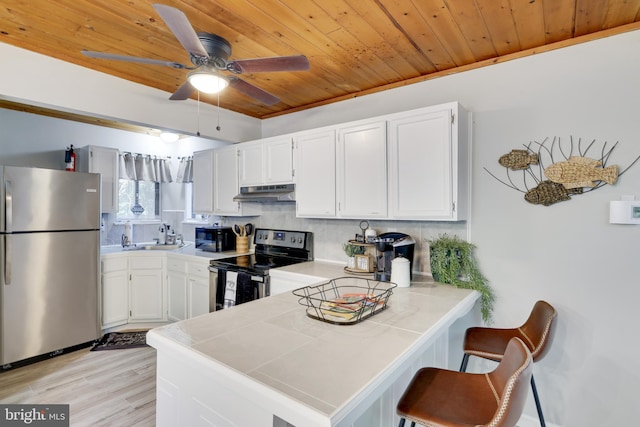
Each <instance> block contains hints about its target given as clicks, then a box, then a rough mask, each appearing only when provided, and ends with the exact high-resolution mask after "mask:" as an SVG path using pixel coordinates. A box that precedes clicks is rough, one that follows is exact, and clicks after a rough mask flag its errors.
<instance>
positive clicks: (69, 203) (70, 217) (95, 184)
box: [0, 166, 100, 233]
mask: <svg viewBox="0 0 640 427" xmlns="http://www.w3.org/2000/svg"><path fill="white" fill-rule="evenodd" d="M0 172H2V177H3V180H2V185H1V187H0V194H1V196H2V197H0V232H7V233H16V232H18V233H19V232H31V231H52V230H96V229H98V228H100V175H98V174H92V173H81V172H67V171H60V170H53V169H36V168H22V167H14V166H1V167H0Z"/></svg>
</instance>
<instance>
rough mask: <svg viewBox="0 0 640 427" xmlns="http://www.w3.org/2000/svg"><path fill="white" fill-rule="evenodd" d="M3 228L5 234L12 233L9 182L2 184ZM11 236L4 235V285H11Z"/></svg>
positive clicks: (11, 194)
mask: <svg viewBox="0 0 640 427" xmlns="http://www.w3.org/2000/svg"><path fill="white" fill-rule="evenodd" d="M4 190H5V191H4V207H5V212H4V218H5V224H4V228H5V231H6V232H7V233H11V232H12V231H13V191H12V189H11V181H9V180H7V181H5V183H4ZM11 240H12V239H11V235H10V234H7V235H5V239H4V242H5V246H4V284H5V285H10V284H11Z"/></svg>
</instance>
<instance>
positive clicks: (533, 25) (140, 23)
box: [0, 0, 640, 118]
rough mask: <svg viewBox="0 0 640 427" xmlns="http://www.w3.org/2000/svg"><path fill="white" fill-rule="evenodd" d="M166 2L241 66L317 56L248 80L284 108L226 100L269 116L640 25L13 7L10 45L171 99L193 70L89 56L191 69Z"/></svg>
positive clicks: (317, 2) (210, 5) (295, 5)
mask: <svg viewBox="0 0 640 427" xmlns="http://www.w3.org/2000/svg"><path fill="white" fill-rule="evenodd" d="M158 1H161V2H163V3H164V4H167V5H169V6H173V7H176V8H178V9H180V10H182V11H183V12H184V13H185V15H186V16H187V17H188V19H189V21H190V22H191V25H192V26H193V28H194V29H195V30H196V31H205V32H210V33H215V34H217V35H219V36H222V37H224V38H225V39H227V40H229V41H230V42H231V44H232V47H233V52H232V55H231V58H230V59H249V58H261V57H269V56H281V55H295V54H304V55H306V56H307V57H308V59H309V61H310V63H311V69H310V70H309V71H306V72H277V73H259V74H258V73H257V74H248V75H245V74H243V75H242V76H241V78H242V79H244V80H246V81H248V82H251V83H252V84H254V85H256V86H258V87H260V88H262V89H264V90H266V91H268V92H270V93H272V94H274V95H276V96H278V97H279V98H280V99H281V102H279V103H277V104H275V105H273V106H265V105H261V104H260V103H259V102H257V101H255V100H253V99H252V98H249V97H247V96H246V95H243V94H241V93H239V92H237V91H235V90H233V89H230V88H228V89H226V90H225V91H224V92H222V94H221V95H220V104H221V106H222V107H223V108H226V109H229V110H232V111H236V112H240V113H243V114H247V115H249V116H253V117H258V118H268V117H273V116H276V115H280V114H286V113H289V112H293V111H299V110H302V109H306V108H310V107H314V106H318V105H323V104H327V103H331V102H335V101H339V100H343V99H347V98H350V97H355V96H361V95H363V94H367V93H372V92H375V91H379V90H384V89H388V88H392V87H397V86H399V85H404V84H410V83H415V82H418V81H422V80H425V79H429V78H434V77H438V76H441V75H446V74H449V73H452V72H458V71H461V70H466V69H470V68H474V67H478V66H485V65H490V64H493V63H495V62H499V61H504V60H508V59H513V58H517V57H521V56H526V55H530V54H534V53H538V52H542V51H544V50H548V49H555V48H557V47H563V46H566V45H570V44H574V43H579V42H583V41H587V40H591V39H594V38H599V37H604V36H609V35H613V34H617V33H619V32H624V31H630V30H635V29H638V28H640V22H638V21H640V0H544V1H543V0H55V1H51V0H3V2H2V5H1V6H0V42H3V43H7V44H10V45H15V46H18V47H21V48H24V49H27V50H31V51H34V52H39V53H42V54H45V55H48V56H51V57H54V58H58V59H61V60H63V61H68V62H70V63H74V64H78V65H81V66H83V67H87V68H90V69H93V70H97V71H101V72H104V73H108V74H111V75H114V76H117V77H121V78H123V79H126V80H130V81H133V82H137V83H141V84H143V85H147V86H150V87H154V88H157V89H161V90H163V91H166V92H167V98H169V96H170V94H171V93H173V92H174V91H175V90H176V89H177V88H178V87H179V86H180V85H181V84H182V83H183V82H184V81H185V78H186V75H187V70H180V69H173V68H170V67H163V66H158V65H148V64H138V63H131V62H121V61H113V60H104V59H92V58H88V57H86V56H84V55H82V54H81V53H80V51H81V50H82V49H87V50H92V51H99V52H105V53H112V54H122V55H130V56H137V57H144V58H152V59H159V60H166V61H174V62H180V63H183V64H190V61H189V55H188V54H187V52H186V51H185V50H184V49H183V47H182V46H181V44H180V43H179V42H178V41H177V39H176V38H175V36H174V35H173V33H172V32H171V31H170V30H169V28H168V27H167V25H166V24H165V22H164V21H163V20H162V18H161V17H160V16H159V15H158V13H157V12H156V10H155V9H154V8H153V7H152V4H153V3H154V2H158ZM201 99H203V100H204V101H205V102H210V103H212V104H215V103H216V102H217V97H216V96H212V95H206V96H205V95H203V96H202V97H201ZM167 102H182V101H169V100H168V99H167Z"/></svg>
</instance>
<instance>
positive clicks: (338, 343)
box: [147, 261, 479, 425]
mask: <svg viewBox="0 0 640 427" xmlns="http://www.w3.org/2000/svg"><path fill="white" fill-rule="evenodd" d="M279 270H280V269H279ZM283 270H284V269H283ZM286 270H287V271H288V272H289V273H293V274H302V275H307V276H308V275H315V276H317V277H319V278H320V279H321V280H322V278H326V277H336V276H335V273H336V272H337V274H338V276H344V269H343V265H342V264H337V263H327V262H317V261H316V262H308V263H301V264H297V265H296V266H291V267H287V268H286ZM478 298H479V294H478V293H477V292H475V291H471V290H466V289H458V288H454V287H452V286H447V285H438V284H434V283H433V281H431V282H430V283H428V282H421V283H415V284H414V283H412V286H411V287H409V288H395V289H394V292H393V295H392V296H391V298H390V300H389V306H388V308H387V309H386V310H384V311H381V312H380V313H378V314H376V315H375V316H372V317H371V318H369V319H367V320H365V321H363V322H361V323H359V324H355V325H348V326H337V325H332V324H328V323H324V322H321V321H318V320H314V319H311V318H309V317H307V316H306V314H305V308H304V307H303V306H301V305H300V304H299V303H298V297H296V296H294V295H293V294H291V293H290V292H287V293H283V294H280V295H276V296H272V297H269V298H263V299H260V300H257V301H253V302H251V303H248V304H242V305H239V306H236V307H233V308H231V309H227V310H222V311H219V312H215V313H210V314H207V315H203V316H199V317H196V318H193V319H189V320H185V321H181V322H178V323H174V324H171V325H166V326H163V327H160V328H155V329H152V330H151V331H150V332H149V334H148V337H147V340H148V342H149V344H150V345H151V346H153V347H155V348H156V349H158V351H159V352H161V351H170V352H175V351H177V352H179V353H180V354H181V355H182V356H184V355H191V357H189V359H190V360H191V361H193V362H194V363H195V362H196V361H199V362H198V364H199V365H200V366H201V367H207V366H208V367H210V368H211V369H213V370H215V371H217V372H220V370H221V369H222V371H224V370H225V368H226V369H227V370H228V373H225V374H224V375H227V379H228V378H232V377H234V376H237V375H240V377H243V378H244V379H242V378H237V377H235V378H237V379H238V381H242V382H246V381H247V378H248V379H250V380H251V381H252V382H254V383H255V384H256V385H257V387H259V388H261V387H262V388H264V387H266V389H267V390H269V389H270V390H272V392H273V390H275V394H276V395H278V396H280V397H279V398H282V397H283V396H284V397H285V398H286V399H290V402H291V404H292V405H294V406H295V405H301V407H303V408H306V409H305V410H310V411H311V413H313V414H314V415H315V416H316V417H317V416H320V417H322V418H323V419H327V420H332V421H331V425H333V420H335V419H340V418H341V417H344V416H345V415H344V414H345V411H346V412H348V411H349V410H350V409H349V408H350V407H351V406H352V405H354V403H353V402H354V401H356V400H358V399H357V396H358V395H359V394H360V393H362V392H363V391H365V390H366V389H367V388H368V387H371V384H375V383H376V382H377V381H379V378H383V377H385V376H388V375H391V374H390V373H391V372H394V371H395V370H397V369H400V367H401V366H402V363H403V362H404V361H406V360H407V358H409V357H413V354H414V353H415V352H416V351H418V349H419V348H420V347H421V346H423V345H424V343H425V342H428V341H429V340H430V339H432V336H433V335H434V334H436V333H437V331H439V330H440V329H441V328H443V327H446V326H444V325H447V324H450V322H452V321H453V320H452V319H456V318H458V317H460V316H462V315H464V313H467V312H468V311H469V310H471V308H472V307H473V306H474V304H475V302H476V300H477V299H478ZM372 354H375V357H372ZM184 362H185V364H188V363H190V361H187V360H185V361H184ZM229 375H230V377H229ZM309 415H311V414H309Z"/></svg>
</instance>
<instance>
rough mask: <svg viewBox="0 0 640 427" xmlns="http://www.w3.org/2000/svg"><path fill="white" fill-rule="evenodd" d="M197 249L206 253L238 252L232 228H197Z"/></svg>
mask: <svg viewBox="0 0 640 427" xmlns="http://www.w3.org/2000/svg"><path fill="white" fill-rule="evenodd" d="M196 249H202V250H203V251H206V252H225V251H235V250H236V235H235V234H234V232H233V230H232V229H231V227H219V226H214V227H197V228H196Z"/></svg>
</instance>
